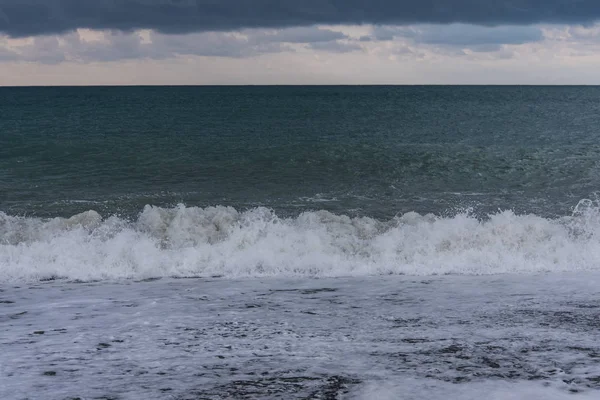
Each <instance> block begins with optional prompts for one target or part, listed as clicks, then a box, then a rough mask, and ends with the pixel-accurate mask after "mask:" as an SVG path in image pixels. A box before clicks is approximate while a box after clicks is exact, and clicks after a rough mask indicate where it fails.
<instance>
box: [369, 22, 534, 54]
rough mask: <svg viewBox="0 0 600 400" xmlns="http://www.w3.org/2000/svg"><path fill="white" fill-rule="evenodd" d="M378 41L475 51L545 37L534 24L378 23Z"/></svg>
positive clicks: (495, 48)
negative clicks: (404, 41)
mask: <svg viewBox="0 0 600 400" xmlns="http://www.w3.org/2000/svg"><path fill="white" fill-rule="evenodd" d="M373 38H374V39H376V40H393V39H395V38H405V39H409V40H411V41H412V42H414V43H415V44H429V45H439V46H455V47H463V48H470V49H471V50H473V51H478V52H487V51H495V50H498V49H499V48H500V46H501V45H503V44H524V43H531V42H538V41H541V40H543V39H544V35H543V32H542V31H541V29H540V28H538V27H534V26H506V25H503V26H495V27H482V26H477V25H465V24H450V25H419V26H411V27H394V26H378V27H375V28H374V30H373Z"/></svg>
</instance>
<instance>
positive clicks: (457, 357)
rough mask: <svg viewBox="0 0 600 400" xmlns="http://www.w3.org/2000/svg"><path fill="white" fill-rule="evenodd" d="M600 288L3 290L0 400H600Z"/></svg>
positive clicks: (593, 280) (251, 283)
mask: <svg viewBox="0 0 600 400" xmlns="http://www.w3.org/2000/svg"><path fill="white" fill-rule="evenodd" d="M598 283H600V274H598V273H577V274H574V273H569V274H558V273H554V274H546V275H537V276H532V275H518V276H517V275H497V276H486V277H473V276H446V277H427V278H415V277H398V276H390V277H371V278H324V279H306V278H305V279H281V278H277V279H275V278H273V279H245V280H228V279H177V280H176V279H161V280H150V281H140V282H134V281H121V282H98V283H79V284H78V283H68V282H61V281H55V282H48V283H42V284H33V285H32V284H27V285H21V286H18V287H17V286H12V285H6V284H5V285H2V286H0V290H1V291H0V326H1V327H2V329H0V354H2V362H1V364H0V382H1V384H0V397H1V398H3V399H21V398H26V397H28V398H34V399H35V398H44V399H64V398H76V397H81V398H117V399H163V398H175V399H198V398H209V399H229V398H238V399H244V398H247V399H257V398H260V399H263V398H281V399H294V398H309V399H336V398H344V399H346V398H349V399H353V398H356V399H362V398H364V399H370V398H384V399H388V398H389V399H391V398H401V399H402V398H404V399H421V398H434V399H435V398H448V393H450V394H451V395H452V398H455V399H459V400H460V399H475V398H480V397H483V395H485V397H486V398H492V399H493V398H498V399H500V398H502V399H504V398H515V399H520V398H525V397H527V398H533V399H536V398H539V399H542V398H544V399H546V398H550V399H554V398H556V399H562V398H595V397H597V396H598V395H600V345H599V343H600V340H599V339H600V318H599V317H600V301H599V300H598V299H599V298H600V297H599V296H598V295H599V292H600V285H598ZM494 396H495V397H494Z"/></svg>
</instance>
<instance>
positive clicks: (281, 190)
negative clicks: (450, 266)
mask: <svg viewBox="0 0 600 400" xmlns="http://www.w3.org/2000/svg"><path fill="white" fill-rule="evenodd" d="M599 127H600V88H598V87H475V86H473V87H432V86H424V87H419V86H415V87H403V86H389V87H388V86H380V87H377V86H375V87H373V86H353V87H333V86H332V87H310V86H308V87H88V88H86V87H83V88H74V87H73V88H66V87H65V88H0V211H2V212H4V213H6V214H8V215H26V216H40V217H52V216H71V215H74V214H76V213H79V212H83V211H86V210H90V209H93V210H96V211H98V212H99V213H100V214H102V215H112V214H117V215H121V216H123V215H124V216H134V215H137V214H138V213H139V212H140V211H141V210H142V208H143V207H144V205H146V204H152V205H157V206H162V207H171V206H173V205H176V204H178V203H184V204H186V205H187V206H202V207H205V206H212V205H226V206H233V207H235V208H236V209H242V210H243V209H250V208H253V207H257V206H265V207H267V208H271V209H273V210H274V211H275V212H277V213H278V215H291V216H293V215H298V214H299V213H301V212H303V211H307V210H320V209H323V210H328V211H332V212H334V213H336V214H346V215H358V216H363V215H364V216H372V217H376V218H389V217H393V216H394V215H396V214H402V213H405V212H408V211H417V212H419V213H429V212H432V213H435V214H444V213H448V212H450V213H453V212H455V211H456V210H459V209H465V208H471V209H473V210H474V212H476V213H483V214H484V213H488V212H495V211H497V210H498V209H503V210H504V209H512V210H515V212H518V213H536V214H538V215H541V216H559V215H567V214H569V213H570V212H571V211H572V209H573V207H574V206H575V205H576V204H577V203H578V201H579V200H581V199H582V198H590V197H591V196H593V193H594V192H595V191H596V190H598V188H600V143H599V140H598V138H599V136H600V128H599Z"/></svg>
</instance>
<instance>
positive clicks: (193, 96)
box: [0, 86, 600, 400]
mask: <svg viewBox="0 0 600 400" xmlns="http://www.w3.org/2000/svg"><path fill="white" fill-rule="evenodd" d="M599 139H600V87H592V86H243V87H241V86H240V87H237V86H202V87H191V86H190V87H157V86H154V87H151V86H150V87H22V88H17V87H14V88H11V87H3V88H0V398H1V399H6V400H12V399H50V400H51V399H65V400H67V399H70V400H74V399H105V400H107V399H119V400H121V399H178V400H188V399H189V400H199V399H215V400H216V399H315V400H316V399H326V400H337V399H358V400H359V399H366V400H370V399H390V400H391V399H407V400H412V399H415V400H416V399H433V400H436V399H457V400H468V399H473V400H474V399H483V398H485V399H486V400H495V399H498V400H501V399H544V400H545V399H550V400H552V399H598V398H600V140H599Z"/></svg>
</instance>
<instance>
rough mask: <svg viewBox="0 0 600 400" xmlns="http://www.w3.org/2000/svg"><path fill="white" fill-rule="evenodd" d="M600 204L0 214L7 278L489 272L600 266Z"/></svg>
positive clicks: (1, 263) (3, 278) (2, 269)
mask: <svg viewBox="0 0 600 400" xmlns="http://www.w3.org/2000/svg"><path fill="white" fill-rule="evenodd" d="M599 234H600V206H599V205H598V204H597V203H596V202H593V201H591V200H582V201H581V202H580V203H579V205H578V206H577V207H576V208H575V211H574V213H573V215H571V216H566V217H563V218H558V219H547V218H543V217H540V216H536V215H516V214H514V213H513V212H512V211H503V212H498V213H496V214H493V215H489V216H488V217H487V218H485V219H479V218H476V217H475V216H473V215H471V214H470V213H468V212H465V213H460V214H456V215H454V216H452V217H440V216H435V215H431V214H428V215H419V214H417V213H407V214H404V215H401V216H397V217H396V218H393V219H391V220H388V221H379V220H375V219H372V218H368V217H361V218H350V217H348V216H345V215H335V214H332V213H330V212H327V211H315V212H305V213H303V214H300V215H299V216H297V217H295V218H280V217H278V216H277V215H276V214H275V213H274V212H273V211H271V210H269V209H266V208H255V209H251V210H248V211H243V212H240V211H237V210H235V209H234V208H231V207H222V206H217V207H207V208H197V207H185V206H183V205H180V206H178V207H175V208H160V207H154V206H146V207H145V208H144V210H143V211H142V212H141V213H140V214H139V216H138V218H137V219H136V220H133V221H129V220H126V219H122V218H119V217H116V216H110V217H108V218H102V217H101V216H100V215H99V214H98V213H97V212H95V211H87V212H84V213H82V214H78V215H75V216H73V217H71V218H54V219H39V218H27V217H16V216H9V215H6V214H4V213H0V282H20V281H40V280H50V279H68V280H84V281H88V280H105V279H145V278H152V277H204V276H215V275H218V276H225V277H256V276H317V277H318V276H328V277H331V276H367V275H381V274H406V275H421V276H423V275H439V274H464V275H485V274H501V273H537V272H544V271H577V270H599V269H600V236H599Z"/></svg>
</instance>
